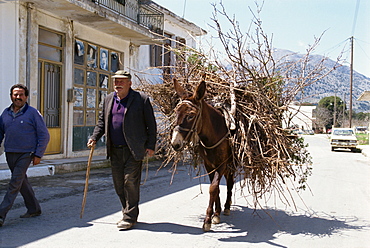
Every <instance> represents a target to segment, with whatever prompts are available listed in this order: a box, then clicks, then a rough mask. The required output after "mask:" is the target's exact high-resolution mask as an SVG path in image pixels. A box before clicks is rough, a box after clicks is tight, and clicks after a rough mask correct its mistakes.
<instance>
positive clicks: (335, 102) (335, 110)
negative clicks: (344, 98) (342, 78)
mask: <svg viewBox="0 0 370 248" xmlns="http://www.w3.org/2000/svg"><path fill="white" fill-rule="evenodd" d="M333 119H334V120H333V127H335V123H336V121H337V91H335V95H334V117H333Z"/></svg>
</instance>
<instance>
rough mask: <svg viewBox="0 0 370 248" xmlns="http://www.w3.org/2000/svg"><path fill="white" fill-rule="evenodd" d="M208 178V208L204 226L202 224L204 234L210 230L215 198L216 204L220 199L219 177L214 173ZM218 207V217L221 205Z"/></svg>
mask: <svg viewBox="0 0 370 248" xmlns="http://www.w3.org/2000/svg"><path fill="white" fill-rule="evenodd" d="M209 177H210V179H211V185H210V187H209V202H208V208H207V211H206V218H205V219H204V224H203V231H205V232H208V231H209V230H211V223H212V216H213V214H214V212H213V205H214V204H215V202H216V201H217V198H218V202H220V198H219V193H220V189H219V183H220V175H219V173H218V172H217V171H216V172H214V173H212V174H210V176H209ZM218 205H219V211H218V215H219V214H220V212H221V209H220V205H221V204H220V203H219V204H218Z"/></svg>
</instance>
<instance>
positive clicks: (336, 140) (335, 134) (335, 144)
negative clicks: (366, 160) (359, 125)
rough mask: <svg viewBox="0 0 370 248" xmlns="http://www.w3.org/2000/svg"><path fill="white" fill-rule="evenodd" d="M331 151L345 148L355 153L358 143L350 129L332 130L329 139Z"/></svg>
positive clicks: (352, 130)
mask: <svg viewBox="0 0 370 248" xmlns="http://www.w3.org/2000/svg"><path fill="white" fill-rule="evenodd" d="M330 145H331V150H332V151H334V149H336V148H347V149H351V151H353V152H355V151H357V148H356V147H357V145H358V141H357V138H356V135H355V131H354V129H352V128H333V130H332V132H331V137H330Z"/></svg>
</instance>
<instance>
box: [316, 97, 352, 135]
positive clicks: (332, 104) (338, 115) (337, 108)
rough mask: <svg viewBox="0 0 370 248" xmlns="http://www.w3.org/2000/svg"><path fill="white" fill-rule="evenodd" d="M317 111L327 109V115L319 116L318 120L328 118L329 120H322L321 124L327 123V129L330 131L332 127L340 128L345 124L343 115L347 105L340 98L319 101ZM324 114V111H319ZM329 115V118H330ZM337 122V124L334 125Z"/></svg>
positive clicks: (326, 98) (327, 98)
mask: <svg viewBox="0 0 370 248" xmlns="http://www.w3.org/2000/svg"><path fill="white" fill-rule="evenodd" d="M317 109H327V110H328V112H326V114H325V115H320V116H317V118H328V119H329V120H320V122H321V123H326V124H325V128H326V129H329V128H331V127H332V126H334V127H338V126H341V125H342V123H343V113H344V110H345V109H346V106H345V103H344V101H343V100H342V99H340V97H337V96H328V97H324V98H322V99H321V100H320V101H319V104H318V106H317ZM319 112H323V111H319ZM328 115H329V116H328ZM334 122H335V123H334Z"/></svg>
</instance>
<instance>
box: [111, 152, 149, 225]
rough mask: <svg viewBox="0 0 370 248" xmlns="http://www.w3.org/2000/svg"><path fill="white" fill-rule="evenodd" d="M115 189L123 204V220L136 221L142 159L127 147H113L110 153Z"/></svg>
mask: <svg viewBox="0 0 370 248" xmlns="http://www.w3.org/2000/svg"><path fill="white" fill-rule="evenodd" d="M110 160H111V166H112V177H113V184H114V189H115V190H116V194H117V195H118V197H119V199H120V201H121V204H122V213H123V218H122V219H123V220H125V221H128V222H131V223H135V222H137V218H138V215H139V200H140V181H141V169H142V161H141V160H140V161H137V160H135V159H134V157H133V156H132V154H131V152H130V149H129V148H128V147H127V146H125V147H120V148H115V147H112V148H111V154H110Z"/></svg>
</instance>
